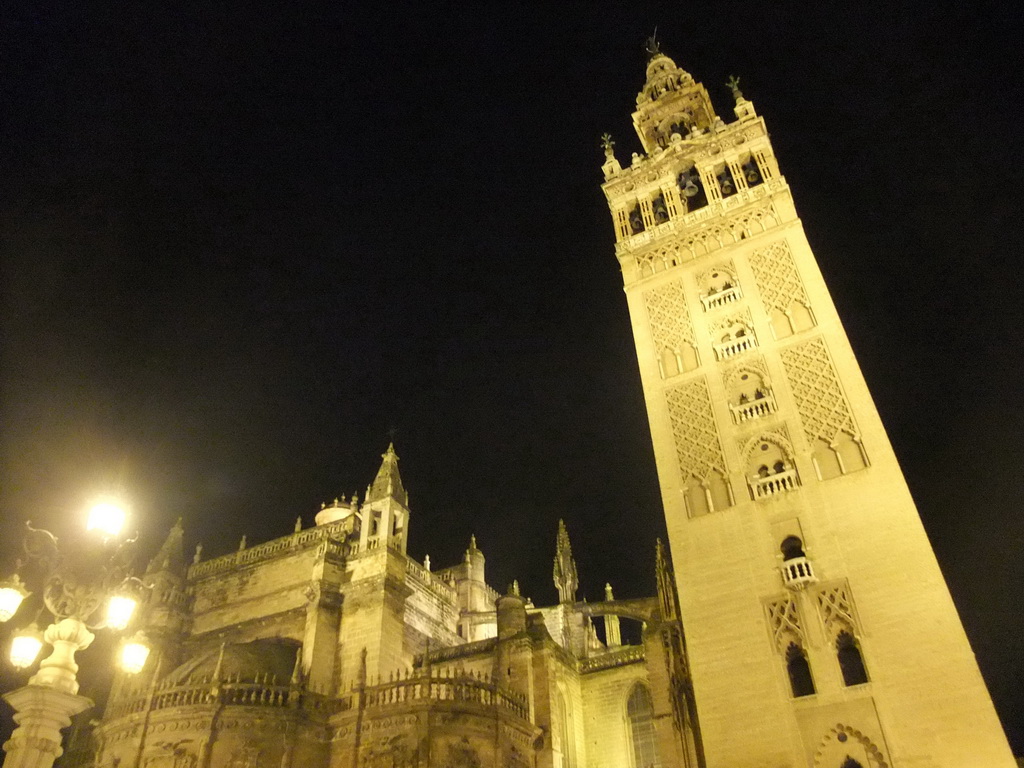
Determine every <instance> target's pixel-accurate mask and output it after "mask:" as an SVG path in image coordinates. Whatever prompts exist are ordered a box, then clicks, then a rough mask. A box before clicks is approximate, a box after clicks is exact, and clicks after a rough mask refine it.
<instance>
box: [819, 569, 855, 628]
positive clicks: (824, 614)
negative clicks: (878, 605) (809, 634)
mask: <svg viewBox="0 0 1024 768" xmlns="http://www.w3.org/2000/svg"><path fill="white" fill-rule="evenodd" d="M816 602H817V604H818V613H819V614H820V615H821V621H822V623H823V624H824V625H825V631H826V632H827V633H828V634H829V635H835V634H837V633H839V632H841V631H842V630H844V629H846V630H849V631H851V632H854V633H856V632H857V621H856V619H855V618H854V612H853V599H852V598H851V597H850V587H849V585H848V584H847V583H846V582H845V581H841V582H837V583H831V584H825V585H823V586H821V587H819V588H818V593H817V601H816Z"/></svg>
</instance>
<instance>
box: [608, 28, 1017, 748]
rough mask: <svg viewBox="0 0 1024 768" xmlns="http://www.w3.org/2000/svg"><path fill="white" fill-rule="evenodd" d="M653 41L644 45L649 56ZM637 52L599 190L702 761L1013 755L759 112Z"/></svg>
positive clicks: (660, 57) (660, 58)
mask: <svg viewBox="0 0 1024 768" xmlns="http://www.w3.org/2000/svg"><path fill="white" fill-rule="evenodd" d="M654 47H655V48H656V46H654ZM730 85H731V87H732V90H733V96H734V98H735V108H734V111H735V115H736V119H735V120H734V121H732V122H729V123H725V122H724V121H723V120H722V119H721V118H720V117H719V116H718V115H716V114H715V111H714V108H713V107H712V104H711V101H710V99H709V97H708V94H707V91H706V90H705V89H704V87H703V86H702V85H701V84H700V83H697V82H694V80H693V78H692V77H691V76H690V75H689V74H688V73H687V72H685V71H683V70H682V69H680V68H678V67H677V66H676V64H675V63H674V62H673V61H672V60H671V59H670V58H669V57H667V56H665V55H664V54H662V53H660V52H658V51H656V50H655V51H653V53H652V56H651V58H650V60H649V63H648V66H647V77H646V83H645V84H644V86H643V90H641V92H640V93H639V95H638V96H637V109H636V112H635V113H634V115H633V121H634V125H635V128H636V132H637V134H638V135H639V137H640V142H641V144H642V148H643V153H635V154H633V157H632V162H631V163H630V164H629V167H627V168H622V167H621V165H620V163H619V161H618V160H617V159H616V158H615V154H614V149H613V143H612V142H611V141H610V137H606V138H605V154H606V159H605V163H604V166H603V171H604V175H605V184H604V191H605V194H606V196H607V199H608V203H609V206H610V208H611V212H612V217H613V221H614V225H615V232H616V239H617V242H616V246H615V252H616V256H617V258H618V260H619V263H620V265H621V269H622V277H623V282H624V284H625V292H626V297H627V301H628V305H629V312H630V315H631V318H632V323H633V332H634V336H635V340H636V346H637V355H638V358H639V364H640V372H641V378H642V381H643V387H644V394H645V398H646V402H647V409H648V416H649V420H650V427H651V436H652V439H653V443H654V449H655V455H656V459H657V466H658V474H659V480H660V485H661V492H662V497H663V500H664V506H665V515H666V520H667V524H668V532H669V543H670V547H671V550H672V554H673V558H674V560H675V563H676V579H677V585H678V593H679V597H680V605H681V614H682V618H683V622H684V626H685V630H686V642H687V649H688V652H689V661H690V672H691V674H692V680H693V686H694V694H695V698H696V702H697V714H698V718H699V723H700V731H701V735H702V740H703V746H704V755H705V757H706V761H707V765H708V766H709V768H727V767H728V768H731V767H732V766H772V767H773V768H774V767H775V766H815V768H818V767H821V768H858V767H859V768H881V767H882V766H900V767H902V766H922V767H923V766H929V767H931V766H936V767H937V766H949V768H953V766H967V765H970V766H991V767H995V766H999V767H1000V768H1010V767H1011V766H1013V765H1014V762H1013V759H1012V757H1011V755H1010V751H1009V747H1008V745H1007V742H1006V739H1005V736H1004V734H1003V732H1002V729H1001V727H1000V724H999V721H998V719H997V717H996V714H995V711H994V709H993V706H992V702H991V700H990V698H989V695H988V692H987V690H986V688H985V684H984V682H983V680H982V678H981V675H980V673H979V671H978V668H977V665H976V664H975V661H974V656H973V654H972V653H971V649H970V647H969V645H968V642H967V638H966V636H965V634H964V631H963V628H962V626H961V624H960V621H959V618H958V616H957V613H956V609H955V607H954V606H953V603H952V600H951V598H950V595H949V592H948V590H947V588H946V585H945V582H944V581H943V578H942V574H941V573H940V571H939V568H938V565H937V563H936V561H935V557H934V555H933V553H932V550H931V547H930V545H929V543H928V540H927V538H926V535H925V532H924V529H923V528H922V525H921V521H920V519H919V517H918V514H917V511H916V509H915V507H914V503H913V500H912V499H911V497H910V493H909V491H908V489H907V486H906V483H905V481H904V479H903V476H902V474H901V472H900V469H899V466H898V464H897V461H896V457H895V455H894V454H893V450H892V447H891V446H890V444H889V440H888V438H887V437H886V434H885V430H884V428H883V426H882V423H881V421H880V420H879V416H878V413H877V411H876V410H875V407H874V405H873V403H872V400H871V396H870V394H869V393H868V389H867V386H866V385H865V382H864V379H863V378H862V376H861V372H860V369H859V368H858V366H857V362H856V360H855V359H854V356H853V352H852V350H851V348H850V344H849V341H848V340H847V338H846V334H845V333H844V331H843V327H842V325H841V323H840V320H839V317H838V315H837V313H836V309H835V307H834V306H833V304H832V300H831V298H830V296H829V293H828V290H827V288H826V286H825V283H824V281H823V280H822V276H821V273H820V271H819V269H818V266H817V263H816V262H815V259H814V255H813V254H812V253H811V249H810V247H809V245H808V243H807V239H806V237H805V235H804V231H803V227H802V225H801V222H800V219H799V218H798V216H797V213H796V210H795V208H794V204H793V198H792V196H791V194H790V190H789V187H788V185H787V184H786V180H785V178H784V177H783V176H782V174H781V172H780V170H779V167H778V164H777V162H776V159H775V155H774V153H773V151H772V146H771V142H770V141H769V139H768V134H767V131H766V129H765V125H764V121H763V120H762V119H761V118H760V117H759V116H758V115H757V113H756V112H755V110H754V106H753V104H752V103H751V102H750V101H748V100H747V99H746V98H744V97H743V95H742V93H741V92H740V91H739V87H738V82H737V81H735V80H734V81H733V82H732V83H731V84H730Z"/></svg>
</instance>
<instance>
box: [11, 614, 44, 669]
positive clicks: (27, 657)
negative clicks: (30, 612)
mask: <svg viewBox="0 0 1024 768" xmlns="http://www.w3.org/2000/svg"><path fill="white" fill-rule="evenodd" d="M42 649H43V633H42V632H40V631H39V627H38V626H37V625H36V623H35V622H32V623H31V624H29V625H28V626H27V627H25V629H23V630H21V631H19V632H17V633H15V635H14V637H13V638H11V664H13V665H14V666H15V667H17V668H18V669H25V668H26V667H31V666H32V665H33V664H34V663H35V660H36V657H37V656H38V655H39V651H41V650H42Z"/></svg>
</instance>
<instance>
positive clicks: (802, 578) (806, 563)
mask: <svg viewBox="0 0 1024 768" xmlns="http://www.w3.org/2000/svg"><path fill="white" fill-rule="evenodd" d="M817 580H818V577H817V576H815V575H814V568H813V567H812V566H811V561H810V560H808V559H807V558H806V557H792V558H790V559H789V560H785V561H784V562H783V563H782V583H783V584H785V585H786V586H787V587H788V588H789V589H803V588H804V587H806V586H807V585H808V584H813V583H814V582H816V581H817Z"/></svg>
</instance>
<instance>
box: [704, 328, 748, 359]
mask: <svg viewBox="0 0 1024 768" xmlns="http://www.w3.org/2000/svg"><path fill="white" fill-rule="evenodd" d="M713 346H714V348H715V356H716V357H717V358H718V359H719V360H726V359H727V358H730V357H735V356H736V355H738V354H740V353H742V352H746V351H747V350H749V349H753V348H754V347H756V346H757V339H756V338H754V334H752V333H747V334H746V335H744V336H739V337H736V338H732V339H729V340H728V341H723V342H720V343H718V344H715V345H713Z"/></svg>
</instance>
